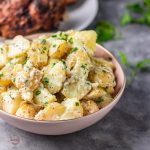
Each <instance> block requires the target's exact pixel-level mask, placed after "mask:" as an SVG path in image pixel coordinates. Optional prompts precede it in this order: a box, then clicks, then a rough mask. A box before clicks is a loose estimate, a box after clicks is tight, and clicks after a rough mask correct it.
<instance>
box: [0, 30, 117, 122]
mask: <svg viewBox="0 0 150 150" xmlns="http://www.w3.org/2000/svg"><path fill="white" fill-rule="evenodd" d="M96 38H97V35H96V33H95V31H80V32H79V31H72V30H71V31H66V32H57V33H54V34H52V35H49V36H46V35H43V36H40V37H38V38H35V39H32V40H29V39H27V38H25V37H23V36H21V35H18V36H16V37H15V38H14V39H12V40H7V41H5V42H4V43H1V44H0V109H1V110H3V111H5V112H7V113H9V114H12V115H16V116H18V117H22V118H26V119H34V120H43V121H44V120H68V119H75V118H79V117H82V116H86V115H90V114H92V113H95V112H97V111H99V110H100V109H102V108H103V107H105V106H106V105H108V104H109V103H110V102H111V101H112V100H113V94H114V88H115V86H116V81H115V76H114V73H113V71H114V69H115V68H114V65H113V63H112V62H111V61H110V60H105V59H104V58H96V57H94V53H95V50H96Z"/></svg>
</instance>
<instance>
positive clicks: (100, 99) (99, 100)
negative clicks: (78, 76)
mask: <svg viewBox="0 0 150 150" xmlns="http://www.w3.org/2000/svg"><path fill="white" fill-rule="evenodd" d="M103 101H104V99H103V98H102V97H100V98H99V99H97V100H96V101H95V102H96V103H97V104H99V103H102V102H103Z"/></svg>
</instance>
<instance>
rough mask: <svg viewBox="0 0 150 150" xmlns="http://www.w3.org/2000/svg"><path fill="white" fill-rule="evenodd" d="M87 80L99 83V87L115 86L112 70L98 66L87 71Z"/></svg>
mask: <svg viewBox="0 0 150 150" xmlns="http://www.w3.org/2000/svg"><path fill="white" fill-rule="evenodd" d="M89 80H90V81H91V82H92V83H99V84H100V86H101V87H103V88H106V87H110V86H111V87H115V85H116V82H115V76H114V74H113V72H112V71H110V70H109V69H107V68H105V67H104V68H100V69H97V70H95V71H94V72H90V73H89Z"/></svg>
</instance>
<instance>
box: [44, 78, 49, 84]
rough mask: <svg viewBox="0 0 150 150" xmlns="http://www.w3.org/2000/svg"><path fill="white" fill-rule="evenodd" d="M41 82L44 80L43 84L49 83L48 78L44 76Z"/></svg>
mask: <svg viewBox="0 0 150 150" xmlns="http://www.w3.org/2000/svg"><path fill="white" fill-rule="evenodd" d="M43 82H44V84H45V85H48V84H49V79H48V78H46V77H45V78H44V79H43Z"/></svg>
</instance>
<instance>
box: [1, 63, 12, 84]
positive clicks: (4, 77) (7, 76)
mask: <svg viewBox="0 0 150 150" xmlns="http://www.w3.org/2000/svg"><path fill="white" fill-rule="evenodd" d="M12 69H13V68H12V66H11V65H6V66H5V67H3V69H1V71H0V86H8V85H10V84H11V83H12V81H11V78H12V75H11V71H12Z"/></svg>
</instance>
